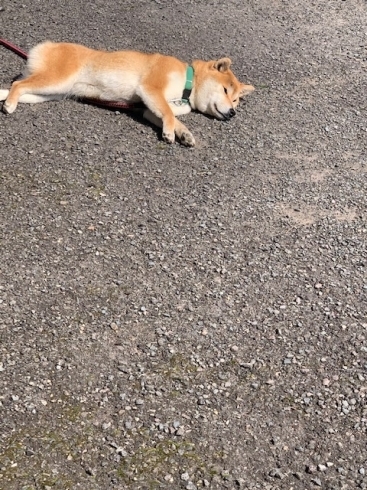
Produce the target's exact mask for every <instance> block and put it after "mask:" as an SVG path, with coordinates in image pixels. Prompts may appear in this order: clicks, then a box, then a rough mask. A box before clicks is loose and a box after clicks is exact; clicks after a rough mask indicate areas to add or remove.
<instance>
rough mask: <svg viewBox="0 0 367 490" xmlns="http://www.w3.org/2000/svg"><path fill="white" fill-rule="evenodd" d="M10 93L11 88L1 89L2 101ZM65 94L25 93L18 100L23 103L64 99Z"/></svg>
mask: <svg viewBox="0 0 367 490" xmlns="http://www.w3.org/2000/svg"><path fill="white" fill-rule="evenodd" d="M8 95H9V90H7V89H3V90H2V89H0V101H2V100H5V99H6V98H7V97H8ZM63 98H64V96H63V95H60V94H55V95H36V94H23V95H21V96H20V97H19V100H18V102H20V103H22V104H38V103H40V102H47V101H49V100H62V99H63Z"/></svg>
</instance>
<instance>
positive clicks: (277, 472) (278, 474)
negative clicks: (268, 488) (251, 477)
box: [269, 468, 284, 480]
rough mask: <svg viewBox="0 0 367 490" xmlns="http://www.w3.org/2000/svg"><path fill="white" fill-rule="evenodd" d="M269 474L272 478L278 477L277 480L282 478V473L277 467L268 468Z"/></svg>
mask: <svg viewBox="0 0 367 490" xmlns="http://www.w3.org/2000/svg"><path fill="white" fill-rule="evenodd" d="M269 476H271V477H272V478H279V480H282V479H283V478H284V475H283V473H282V472H281V471H280V470H279V469H278V468H274V469H273V470H270V471H269Z"/></svg>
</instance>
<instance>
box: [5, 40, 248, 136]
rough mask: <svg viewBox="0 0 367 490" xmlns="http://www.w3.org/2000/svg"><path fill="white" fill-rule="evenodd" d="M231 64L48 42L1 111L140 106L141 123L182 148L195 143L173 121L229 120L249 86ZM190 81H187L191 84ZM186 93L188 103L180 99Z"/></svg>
mask: <svg viewBox="0 0 367 490" xmlns="http://www.w3.org/2000/svg"><path fill="white" fill-rule="evenodd" d="M230 65H231V60H230V59H229V58H222V59H219V60H216V61H199V60H196V61H194V62H193V63H192V67H189V66H188V65H187V63H184V62H182V61H180V60H178V59H177V58H174V57H172V56H164V55H162V54H158V53H156V54H147V53H142V52H137V51H115V52H107V51H96V50H93V49H89V48H87V47H85V46H80V45H77V44H71V43H53V42H50V41H46V42H44V43H41V44H38V45H37V46H35V47H34V48H33V49H31V51H30V52H29V56H28V61H27V65H26V69H25V74H24V78H22V79H21V80H17V81H15V82H13V84H12V86H11V88H10V90H0V100H5V102H4V105H3V111H4V112H5V113H7V114H11V113H12V112H14V111H15V109H16V108H17V104H18V102H25V103H30V104H32V103H37V102H44V101H48V100H61V99H63V98H65V97H78V98H92V99H99V100H101V101H128V102H133V103H135V102H143V103H144V105H145V106H146V108H147V109H146V110H145V112H144V117H145V118H146V119H148V120H149V121H151V122H152V123H153V124H156V125H157V126H159V127H162V128H163V133H162V135H163V139H164V141H166V142H167V143H173V142H174V140H175V135H176V136H177V138H178V139H179V141H180V142H181V143H182V144H184V145H186V146H194V145H195V139H194V137H193V135H192V134H191V133H190V131H189V130H188V129H187V128H186V126H184V124H182V123H181V122H180V121H179V120H178V119H177V118H176V116H179V115H182V114H187V113H189V112H190V111H191V109H193V110H197V111H200V112H202V113H205V114H209V115H210V116H213V117H215V118H217V119H221V120H228V119H230V118H231V117H232V116H234V115H235V113H236V112H235V108H236V107H237V105H238V103H239V99H240V98H241V97H243V96H244V95H246V94H248V93H250V92H252V91H253V90H254V87H253V86H252V85H245V84H244V83H241V82H239V81H238V80H237V78H236V77H235V75H234V74H233V73H232V71H231V70H230ZM190 79H191V80H190ZM185 88H186V94H187V98H186V99H185V98H183V92H184V89H185Z"/></svg>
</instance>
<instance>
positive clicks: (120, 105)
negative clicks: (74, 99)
mask: <svg viewBox="0 0 367 490" xmlns="http://www.w3.org/2000/svg"><path fill="white" fill-rule="evenodd" d="M0 44H2V45H3V46H5V48H8V49H10V51H13V53H15V54H17V55H18V56H20V57H21V58H23V59H25V60H26V59H27V58H28V55H27V53H26V52H25V51H23V50H22V49H20V48H18V46H15V44H12V43H10V42H9V41H6V40H5V39H1V38H0ZM82 100H84V101H85V102H88V103H89V104H93V105H98V106H101V107H108V108H109V109H120V110H132V109H135V108H136V107H137V105H136V104H131V103H129V102H115V101H112V100H99V99H82Z"/></svg>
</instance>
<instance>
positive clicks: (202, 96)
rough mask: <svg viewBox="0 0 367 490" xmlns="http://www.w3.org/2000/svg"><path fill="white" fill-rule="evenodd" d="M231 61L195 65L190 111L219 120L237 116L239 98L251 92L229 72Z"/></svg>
mask: <svg viewBox="0 0 367 490" xmlns="http://www.w3.org/2000/svg"><path fill="white" fill-rule="evenodd" d="M231 63H232V62H231V60H230V59H229V58H221V59H220V60H216V61H194V62H193V64H192V66H193V68H194V71H195V83H194V90H193V93H192V97H190V103H191V106H192V108H193V109H196V110H198V111H200V112H203V113H204V114H209V115H210V116H213V117H216V118H217V119H221V120H228V119H230V118H231V117H233V116H234V115H235V114H236V111H235V109H236V107H237V106H238V103H239V100H240V98H242V97H244V96H245V95H247V94H249V93H250V92H252V91H253V90H254V87H253V86H252V85H245V84H244V83H241V82H240V81H238V80H237V78H236V77H235V75H234V74H233V72H232V71H231V69H230V66H231Z"/></svg>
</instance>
